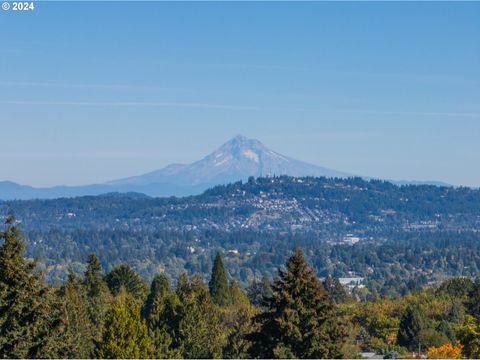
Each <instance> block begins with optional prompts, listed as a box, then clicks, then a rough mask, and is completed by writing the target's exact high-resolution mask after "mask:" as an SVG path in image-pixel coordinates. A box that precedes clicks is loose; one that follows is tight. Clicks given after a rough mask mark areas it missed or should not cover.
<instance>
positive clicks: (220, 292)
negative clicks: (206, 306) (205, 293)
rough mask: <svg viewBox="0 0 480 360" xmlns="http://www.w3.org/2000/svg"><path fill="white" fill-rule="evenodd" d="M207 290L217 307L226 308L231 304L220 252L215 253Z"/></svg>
mask: <svg viewBox="0 0 480 360" xmlns="http://www.w3.org/2000/svg"><path fill="white" fill-rule="evenodd" d="M208 285H209V290H210V295H211V296H212V299H213V302H214V303H215V304H217V305H219V306H228V305H230V304H231V303H232V296H231V294H230V289H229V288H228V280H227V274H226V273H225V267H224V266H223V261H222V257H221V255H220V252H217V255H216V256H215V261H214V262H213V268H212V277H211V279H210V283H209V284H208Z"/></svg>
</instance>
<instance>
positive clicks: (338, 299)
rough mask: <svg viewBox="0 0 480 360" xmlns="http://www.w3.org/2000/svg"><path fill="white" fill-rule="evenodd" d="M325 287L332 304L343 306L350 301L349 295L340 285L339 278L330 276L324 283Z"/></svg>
mask: <svg viewBox="0 0 480 360" xmlns="http://www.w3.org/2000/svg"><path fill="white" fill-rule="evenodd" d="M323 287H324V289H325V291H326V293H327V294H328V298H329V299H330V302H332V303H335V304H341V303H345V302H347V301H348V299H349V296H348V293H347V291H346V290H345V287H344V286H343V285H342V284H340V281H339V280H338V278H336V277H333V276H331V275H328V276H327V277H326V278H325V281H324V282H323Z"/></svg>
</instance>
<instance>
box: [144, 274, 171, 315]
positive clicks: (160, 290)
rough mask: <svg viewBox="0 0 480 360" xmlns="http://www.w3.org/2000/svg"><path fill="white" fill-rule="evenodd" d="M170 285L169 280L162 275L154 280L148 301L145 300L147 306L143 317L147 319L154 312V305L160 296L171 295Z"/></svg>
mask: <svg viewBox="0 0 480 360" xmlns="http://www.w3.org/2000/svg"><path fill="white" fill-rule="evenodd" d="M170 292H171V290H170V283H169V281H168V278H167V277H166V276H165V275H164V274H162V275H156V276H155V277H154V278H153V280H152V284H151V285H150V293H149V294H148V296H147V300H145V304H144V305H143V308H142V317H143V318H144V319H147V318H148V317H149V316H150V315H151V314H152V312H153V305H154V302H155V299H156V298H157V297H158V296H163V295H164V294H166V293H170Z"/></svg>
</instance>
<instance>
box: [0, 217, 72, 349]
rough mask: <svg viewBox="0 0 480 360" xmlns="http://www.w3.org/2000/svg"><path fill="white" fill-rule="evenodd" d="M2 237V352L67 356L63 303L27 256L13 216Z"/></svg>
mask: <svg viewBox="0 0 480 360" xmlns="http://www.w3.org/2000/svg"><path fill="white" fill-rule="evenodd" d="M0 239H3V244H2V246H1V248H0V356H1V357H4V358H47V357H63V356H64V354H65V352H66V349H65V344H64V342H63V339H62V333H63V332H64V329H65V323H64V318H65V317H64V313H62V311H61V310H62V306H61V303H60V302H59V301H58V298H57V297H56V296H55V293H54V291H53V289H51V288H49V287H47V286H46V285H45V284H44V282H43V277H42V274H41V273H39V272H37V271H35V268H36V264H37V263H36V261H30V260H27V259H25V258H24V253H25V247H26V245H25V241H24V240H23V238H22V235H21V233H20V231H19V230H18V228H17V227H16V226H15V219H14V217H13V216H9V217H8V218H7V220H6V230H5V231H4V232H1V233H0Z"/></svg>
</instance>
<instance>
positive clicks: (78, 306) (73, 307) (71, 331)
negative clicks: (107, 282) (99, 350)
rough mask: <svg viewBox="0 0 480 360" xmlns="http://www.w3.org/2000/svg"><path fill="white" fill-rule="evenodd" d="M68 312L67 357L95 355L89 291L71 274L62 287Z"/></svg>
mask: <svg viewBox="0 0 480 360" xmlns="http://www.w3.org/2000/svg"><path fill="white" fill-rule="evenodd" d="M60 297H61V299H62V300H63V305H64V307H65V314H66V328H65V332H64V341H65V343H66V344H67V353H66V357H68V358H74V359H87V358H92V357H94V356H95V352H94V350H95V342H94V339H95V333H96V331H97V329H96V328H95V327H94V324H93V322H92V321H91V318H90V314H89V310H88V307H89V303H88V298H87V292H86V289H85V287H84V286H83V285H82V284H81V282H80V281H79V280H78V279H77V278H75V276H74V275H73V274H70V275H69V277H68V280H67V283H66V284H65V285H64V286H62V288H61V289H60Z"/></svg>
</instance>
